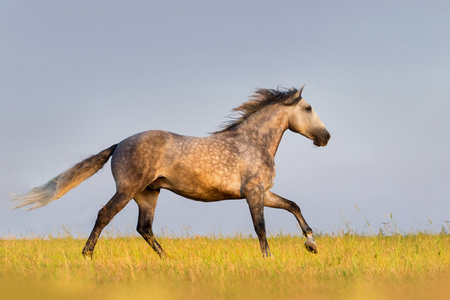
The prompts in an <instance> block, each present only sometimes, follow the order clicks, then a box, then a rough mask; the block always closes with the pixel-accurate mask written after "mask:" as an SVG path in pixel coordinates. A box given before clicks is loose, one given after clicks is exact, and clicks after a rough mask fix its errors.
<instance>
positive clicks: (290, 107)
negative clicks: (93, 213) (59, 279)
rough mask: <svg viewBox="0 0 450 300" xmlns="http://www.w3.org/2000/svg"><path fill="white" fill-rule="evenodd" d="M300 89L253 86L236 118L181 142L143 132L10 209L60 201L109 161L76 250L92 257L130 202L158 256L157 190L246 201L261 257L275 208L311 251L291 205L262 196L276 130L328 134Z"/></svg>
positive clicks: (270, 176)
mask: <svg viewBox="0 0 450 300" xmlns="http://www.w3.org/2000/svg"><path fill="white" fill-rule="evenodd" d="M302 91H303V87H302V88H301V89H300V90H297V89H294V88H293V89H289V90H280V89H277V90H274V89H258V90H256V92H255V94H254V95H253V96H251V97H250V99H249V100H248V101H247V102H245V103H243V104H242V105H241V106H239V107H237V108H235V109H234V111H235V112H237V113H239V116H238V117H237V118H235V119H232V120H231V121H230V122H229V123H227V124H225V126H224V127H223V129H222V130H219V131H216V132H214V133H212V134H211V135H210V136H208V137H188V136H183V135H178V134H175V133H171V132H167V131H159V130H152V131H145V132H141V133H138V134H135V135H133V136H130V137H128V138H126V139H124V140H123V141H121V142H120V143H118V144H115V145H113V146H111V147H109V148H108V149H105V150H103V151H101V152H100V153H98V154H96V155H93V156H91V157H89V158H87V159H85V160H83V161H81V162H80V163H78V164H76V165H75V166H73V167H72V168H70V169H69V170H67V171H65V172H63V173H61V174H60V175H58V176H56V177H55V178H53V179H51V180H50V181H49V182H47V183H46V184H44V185H42V186H39V187H36V188H34V189H32V190H31V191H30V192H29V193H28V194H26V195H24V196H17V197H15V198H14V199H13V200H15V201H18V202H19V204H18V206H17V207H23V206H27V205H32V206H31V209H34V208H38V207H41V206H44V205H46V204H48V203H49V202H51V201H53V200H56V199H58V198H60V197H61V196H63V195H64V194H65V193H67V192H68V191H70V190H71V189H73V188H74V187H76V186H77V185H79V184H80V183H81V182H83V181H84V180H86V179H87V178H89V177H90V176H92V175H93V174H95V173H96V172H97V171H98V170H100V169H101V168H102V167H103V165H104V164H105V163H106V162H107V161H108V159H109V158H110V157H111V156H112V160H111V169H112V174H113V176H114V180H115V182H116V193H115V194H114V196H113V197H112V198H111V200H109V202H108V203H107V204H106V205H105V206H104V207H103V208H102V209H101V210H100V211H99V212H98V217H97V220H96V222H95V226H94V228H93V230H92V233H91V234H90V236H89V239H88V240H87V242H86V245H85V247H84V249H83V251H82V254H83V255H84V256H90V257H92V254H93V252H94V247H95V245H96V243H97V241H98V238H99V236H100V234H101V232H102V230H103V228H105V226H106V225H108V223H109V222H110V221H111V219H112V218H113V217H114V216H115V215H116V214H117V213H118V212H119V211H120V210H122V209H123V208H124V207H125V205H127V204H128V202H129V201H130V200H131V199H134V201H136V203H137V205H138V206H139V220H138V225H137V231H138V232H139V233H140V234H141V235H142V237H143V238H144V239H145V240H146V241H147V242H148V243H149V244H150V246H151V247H152V248H153V249H154V250H155V252H156V253H157V254H158V255H159V256H160V257H163V256H165V252H164V250H163V249H162V247H161V246H160V245H159V243H158V242H157V241H156V239H155V236H154V234H153V231H152V223H153V217H154V212H155V207H156V202H157V199H158V195H159V193H160V190H161V189H167V190H170V191H172V192H174V193H176V194H178V195H181V196H183V197H186V198H189V199H193V200H197V201H204V202H210V201H219V200H226V199H244V198H245V199H246V200H247V203H248V206H249V208H250V213H251V217H252V220H253V225H254V228H255V231H256V233H257V235H258V239H259V243H260V246H261V251H262V254H263V256H269V255H271V254H270V249H269V245H268V244H267V239H266V229H265V222H264V206H268V207H274V208H282V209H285V210H287V211H289V212H291V213H292V214H293V215H294V216H295V217H296V219H297V221H298V223H299V224H300V227H301V229H302V231H303V234H304V235H305V236H306V242H305V246H306V249H307V250H308V251H310V252H313V253H316V252H317V245H316V242H315V241H314V237H313V232H312V230H311V228H310V227H309V226H308V224H307V223H306V221H305V219H304V218H303V216H302V214H301V211H300V208H299V207H298V205H297V204H295V203H294V202H292V201H290V200H287V199H284V198H283V197H280V196H278V195H276V194H274V193H272V192H271V191H270V189H271V188H272V186H273V183H274V177H275V163H274V157H275V153H276V152H277V148H278V145H279V143H280V141H281V138H282V136H283V133H284V132H285V131H286V130H287V129H289V130H291V131H293V132H297V133H300V134H301V135H303V136H305V137H307V138H309V139H311V140H313V142H314V145H316V146H325V145H327V143H328V141H329V139H330V134H329V132H328V131H327V129H326V128H325V126H324V125H323V123H322V121H320V119H319V117H318V116H317V114H316V113H315V112H314V110H313V109H312V107H311V106H310V105H309V104H308V103H307V102H306V101H305V100H304V99H303V98H302Z"/></svg>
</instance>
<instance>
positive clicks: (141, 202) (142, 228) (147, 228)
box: [134, 189, 166, 257]
mask: <svg viewBox="0 0 450 300" xmlns="http://www.w3.org/2000/svg"><path fill="white" fill-rule="evenodd" d="M158 196H159V190H148V189H146V190H144V191H143V192H141V193H140V194H137V195H136V196H134V200H135V201H136V203H137V204H138V206H139V220H138V225H137V228H136V230H137V231H138V232H139V234H140V235H142V237H143V238H144V239H145V241H146V242H147V243H148V244H149V245H150V246H151V247H152V248H153V250H155V252H156V253H157V254H158V255H159V257H164V256H165V255H166V253H165V252H164V250H163V248H162V247H161V246H160V245H159V243H158V242H157V241H156V239H155V236H154V235H153V231H152V224H153V217H154V215H155V207H156V202H157V200H158Z"/></svg>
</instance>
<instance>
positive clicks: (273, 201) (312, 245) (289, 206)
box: [264, 191, 317, 253]
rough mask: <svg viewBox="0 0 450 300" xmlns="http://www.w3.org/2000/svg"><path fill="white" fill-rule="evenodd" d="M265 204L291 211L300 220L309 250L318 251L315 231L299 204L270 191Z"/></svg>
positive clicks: (266, 195)
mask: <svg viewBox="0 0 450 300" xmlns="http://www.w3.org/2000/svg"><path fill="white" fill-rule="evenodd" d="M264 206H268V207H273V208H282V209H285V210H287V211H289V212H291V213H292V214H293V215H294V216H295V218H296V219H297V221H298V224H299V225H300V227H301V228H302V231H303V234H304V235H305V237H306V242H305V247H306V249H307V250H308V251H309V252H312V253H317V244H316V242H315V240H314V236H313V231H312V229H311V228H310V227H309V225H308V223H306V221H305V218H303V215H302V212H301V210H300V207H298V205H297V204H296V203H295V202H293V201H290V200H287V199H285V198H283V197H280V196H278V195H277V194H274V193H272V192H270V191H268V192H266V194H265V197H264Z"/></svg>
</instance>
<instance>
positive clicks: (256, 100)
mask: <svg viewBox="0 0 450 300" xmlns="http://www.w3.org/2000/svg"><path fill="white" fill-rule="evenodd" d="M297 91H298V90H297V89H294V88H292V89H289V90H288V89H282V90H280V89H276V90H275V89H257V90H256V91H255V93H254V94H253V95H252V96H250V97H249V100H248V101H247V102H244V103H242V104H241V106H239V107H236V108H233V112H236V113H237V114H238V116H237V117H231V118H232V119H231V120H230V121H227V122H225V123H224V124H223V125H222V126H221V127H222V129H220V130H218V131H215V132H213V134H214V133H220V132H224V131H230V130H234V129H236V128H237V127H239V125H240V124H242V123H243V122H244V121H245V120H246V119H247V118H248V117H250V116H251V115H253V114H254V113H256V112H258V111H259V110H261V109H262V108H264V107H267V106H269V105H273V104H277V103H283V104H285V105H292V104H294V103H296V101H297V100H299V99H296V98H295V97H292V95H294V94H295V93H297Z"/></svg>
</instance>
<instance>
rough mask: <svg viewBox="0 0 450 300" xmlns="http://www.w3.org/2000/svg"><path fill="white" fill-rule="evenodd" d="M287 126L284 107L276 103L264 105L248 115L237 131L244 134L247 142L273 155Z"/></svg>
mask: <svg viewBox="0 0 450 300" xmlns="http://www.w3.org/2000/svg"><path fill="white" fill-rule="evenodd" d="M287 128H288V117H287V113H286V107H285V106H281V105H276V106H272V107H270V106H269V107H265V108H263V109H261V111H258V112H256V113H254V114H253V115H251V116H249V118H248V119H247V120H246V121H245V122H244V123H243V124H241V126H239V128H238V132H239V133H241V134H242V135H244V136H245V137H246V139H247V141H248V142H250V143H254V144H256V145H257V146H258V147H260V148H262V149H267V150H268V151H269V153H270V154H271V156H272V157H274V156H275V154H276V152H277V149H278V146H279V144H280V141H281V138H282V137H283V133H284V132H285V131H286V129H287Z"/></svg>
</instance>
